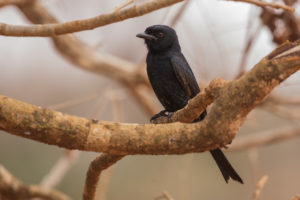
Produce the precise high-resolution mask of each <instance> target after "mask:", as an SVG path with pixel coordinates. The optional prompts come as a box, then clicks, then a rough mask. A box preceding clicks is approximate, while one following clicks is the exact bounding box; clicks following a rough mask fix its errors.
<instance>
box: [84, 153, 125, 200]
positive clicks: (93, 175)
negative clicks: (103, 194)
mask: <svg viewBox="0 0 300 200" xmlns="http://www.w3.org/2000/svg"><path fill="white" fill-rule="evenodd" d="M121 158H123V156H121V155H109V154H101V155H100V156H98V157H97V158H95V159H94V160H93V161H92V162H91V164H90V166H89V169H88V172H87V175H86V180H85V186H84V193H83V199H84V200H94V199H95V196H96V187H97V183H98V180H99V178H100V174H101V172H102V171H103V170H105V169H107V168H108V167H110V166H111V165H113V164H115V163H116V162H117V161H118V160H120V159H121Z"/></svg>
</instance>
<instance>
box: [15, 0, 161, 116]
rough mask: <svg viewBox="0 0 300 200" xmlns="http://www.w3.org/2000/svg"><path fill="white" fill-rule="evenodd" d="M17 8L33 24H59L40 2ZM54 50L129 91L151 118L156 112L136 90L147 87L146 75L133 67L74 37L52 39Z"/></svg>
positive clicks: (33, 1)
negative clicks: (116, 82) (114, 81)
mask: <svg viewBox="0 0 300 200" xmlns="http://www.w3.org/2000/svg"><path fill="white" fill-rule="evenodd" d="M31 1H32V2H31V3H27V4H21V5H18V8H19V9H20V10H21V11H22V12H23V13H24V15H25V16H26V17H27V18H28V19H29V20H30V21H31V22H33V23H37V24H44V23H58V20H57V19H56V18H55V17H54V16H53V15H52V14H51V13H50V12H49V11H48V10H47V9H46V8H45V7H44V6H43V5H42V4H41V3H40V2H39V1H35V0H31ZM52 40H53V42H54V45H55V48H56V49H57V50H58V52H60V53H61V55H62V56H64V57H65V58H66V59H68V60H69V61H70V62H72V63H73V64H74V65H75V66H77V67H79V68H81V69H84V70H88V71H91V72H94V73H97V74H100V75H104V76H105V77H108V78H111V79H113V80H116V81H118V82H119V83H121V84H122V85H124V86H125V87H127V88H128V90H129V92H130V93H132V94H133V96H134V98H135V99H136V101H137V102H138V103H139V104H140V105H141V106H142V108H143V109H144V110H145V111H146V112H147V114H148V115H153V114H155V112H156V109H155V108H154V107H153V105H152V106H151V104H150V103H148V101H147V100H146V99H145V97H144V96H143V95H141V94H140V92H139V90H138V88H139V86H147V87H149V82H148V80H147V78H146V76H145V74H143V73H141V72H140V71H138V70H136V65H135V64H133V63H131V62H128V61H126V60H124V59H121V58H118V57H115V56H113V55H109V54H103V53H99V52H97V51H96V50H95V49H94V48H93V47H90V46H88V45H87V44H85V43H84V42H82V41H81V40H79V39H78V38H77V37H76V36H74V35H64V36H59V37H53V38H52Z"/></svg>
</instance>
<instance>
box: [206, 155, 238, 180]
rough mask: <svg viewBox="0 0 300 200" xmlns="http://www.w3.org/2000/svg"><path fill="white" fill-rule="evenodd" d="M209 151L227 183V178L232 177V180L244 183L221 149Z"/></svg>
mask: <svg viewBox="0 0 300 200" xmlns="http://www.w3.org/2000/svg"><path fill="white" fill-rule="evenodd" d="M210 153H211V155H212V156H213V158H214V159H215V161H216V163H217V165H218V167H219V169H220V171H221V172H222V175H223V177H224V179H225V181H226V183H228V180H229V178H232V179H233V180H235V181H238V182H240V183H242V184H243V183H244V182H243V180H242V179H241V177H240V176H239V175H238V173H237V172H236V171H235V170H234V169H233V167H232V166H231V164H230V163H229V161H228V160H227V158H226V157H225V155H224V153H223V152H222V150H221V149H215V150H212V151H210Z"/></svg>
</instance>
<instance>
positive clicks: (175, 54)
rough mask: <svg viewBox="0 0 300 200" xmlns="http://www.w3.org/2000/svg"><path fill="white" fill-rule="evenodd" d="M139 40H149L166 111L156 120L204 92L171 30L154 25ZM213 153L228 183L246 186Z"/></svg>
mask: <svg viewBox="0 0 300 200" xmlns="http://www.w3.org/2000/svg"><path fill="white" fill-rule="evenodd" d="M136 36H137V37H139V38H143V39H144V40H145V43H146V45H147V48H148V55H147V73H148V77H149V80H150V83H151V85H152V88H153V90H154V92H155V94H156V96H157V98H158V99H159V101H160V102H161V104H162V105H163V106H164V108H165V110H163V111H161V112H160V113H158V114H156V115H154V116H153V117H152V119H154V118H156V117H158V116H160V115H166V113H167V112H168V113H172V112H175V111H177V110H179V109H181V108H183V107H184V106H185V105H186V104H187V103H188V100H189V99H191V98H193V97H194V96H196V95H197V94H198V93H199V92H200V89H199V86H198V84H197V81H196V79H195V76H194V74H193V72H192V70H191V68H190V66H189V64H188V62H187V61H186V59H185V57H184V55H183V54H182V53H181V48H180V45H179V42H178V38H177V35H176V32H175V31H174V29H172V28H170V27H168V26H164V25H154V26H150V27H148V28H147V29H146V30H145V32H143V33H139V34H137V35H136ZM205 115H206V111H204V112H203V113H202V114H201V115H200V116H199V117H198V118H197V119H195V120H194V122H197V121H200V120H202V119H203V118H204V117H205ZM210 153H211V155H212V156H213V158H214V159H215V161H216V163H217V165H218V167H219V168H220V170H221V172H222V175H223V177H224V179H225V181H226V182H228V180H229V178H232V179H233V180H236V181H238V182H240V183H243V181H242V179H241V178H240V176H239V175H238V174H237V172H236V171H235V170H234V169H233V167H232V166H231V164H230V163H229V161H228V160H227V159H226V157H225V155H224V154H223V152H222V151H221V149H215V150H212V151H210Z"/></svg>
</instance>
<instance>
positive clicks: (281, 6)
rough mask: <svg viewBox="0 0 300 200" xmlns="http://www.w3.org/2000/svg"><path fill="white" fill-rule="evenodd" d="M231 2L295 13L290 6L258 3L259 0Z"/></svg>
mask: <svg viewBox="0 0 300 200" xmlns="http://www.w3.org/2000/svg"><path fill="white" fill-rule="evenodd" d="M231 1H239V2H244V3H250V4H254V5H256V6H260V7H271V8H275V9H283V10H285V11H288V12H294V11H295V9H294V8H293V7H291V6H287V5H282V4H278V3H270V2H263V1H260V0H231Z"/></svg>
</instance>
